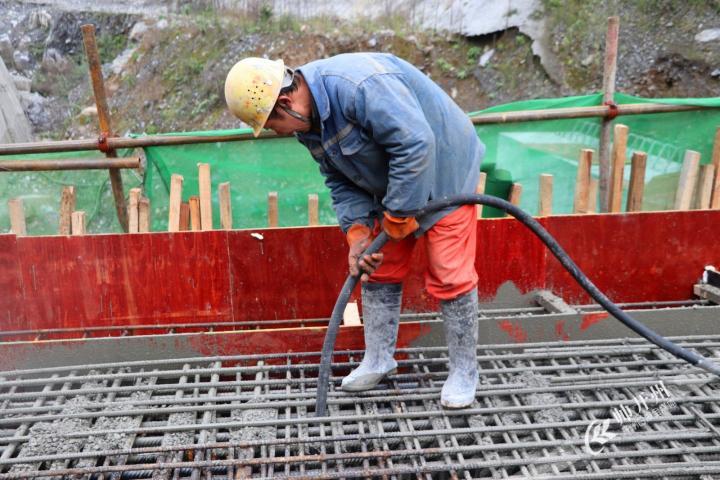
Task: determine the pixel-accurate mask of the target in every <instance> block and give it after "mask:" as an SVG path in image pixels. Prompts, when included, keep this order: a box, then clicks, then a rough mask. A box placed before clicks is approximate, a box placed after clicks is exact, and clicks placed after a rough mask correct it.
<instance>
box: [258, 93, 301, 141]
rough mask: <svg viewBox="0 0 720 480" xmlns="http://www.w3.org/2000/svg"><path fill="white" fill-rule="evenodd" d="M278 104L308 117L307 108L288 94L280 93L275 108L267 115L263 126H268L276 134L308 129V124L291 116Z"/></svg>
mask: <svg viewBox="0 0 720 480" xmlns="http://www.w3.org/2000/svg"><path fill="white" fill-rule="evenodd" d="M280 105H283V106H284V107H286V108H289V109H291V110H295V111H296V112H298V113H299V114H301V115H304V116H305V117H308V118H309V117H310V111H309V110H310V109H309V108H307V109H306V108H303V106H302V105H300V104H299V102H296V101H293V99H292V98H291V96H289V95H281V96H280V97H279V98H278V101H277V103H276V104H275V108H274V109H273V111H272V113H271V114H270V116H269V117H268V119H267V122H265V128H269V129H270V130H272V131H274V132H275V133H277V134H278V135H292V134H293V133H295V132H307V131H309V130H310V124H308V123H305V122H303V121H302V120H298V119H297V118H295V117H292V116H291V115H289V114H288V113H287V112H286V111H285V110H283V109H282V108H280Z"/></svg>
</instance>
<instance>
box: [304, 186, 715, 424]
mask: <svg viewBox="0 0 720 480" xmlns="http://www.w3.org/2000/svg"><path fill="white" fill-rule="evenodd" d="M471 204H480V205H486V206H489V207H495V208H497V209H499V210H503V211H504V212H507V213H509V214H510V215H512V216H513V217H515V218H516V219H518V220H519V221H520V222H521V223H522V224H523V225H525V226H526V227H528V228H529V229H530V230H531V231H532V232H533V233H534V234H535V235H536V236H537V237H538V238H540V240H542V242H543V243H544V244H545V246H547V247H548V249H549V250H550V251H551V252H552V254H553V255H555V258H557V259H558V261H559V262H560V263H561V264H562V266H563V267H565V269H566V270H567V271H568V272H569V273H570V275H572V276H573V278H574V279H575V280H576V281H577V282H578V283H579V284H580V286H581V287H583V288H584V289H585V291H586V292H587V293H588V294H589V295H590V296H591V297H592V298H593V299H594V300H595V301H596V302H597V303H599V304H600V305H601V306H602V307H603V308H604V309H605V310H607V311H608V312H609V313H610V314H611V315H612V316H613V317H615V318H617V319H618V320H620V321H621V322H622V323H623V324H625V326H626V327H628V328H630V329H631V330H633V331H634V332H635V333H637V334H638V335H640V336H642V337H644V338H645V339H646V340H648V341H650V342H652V343H654V344H655V345H657V346H658V347H660V348H662V349H663V350H665V351H666V352H668V353H671V354H673V355H674V356H676V357H678V358H680V359H682V360H685V361H686V362H688V363H689V364H691V365H694V366H696V367H698V368H701V369H703V370H705V371H706V372H710V373H712V374H714V375H717V376H720V366H718V365H717V364H716V363H715V362H713V361H712V360H710V359H708V358H705V357H703V356H702V355H700V354H698V353H696V352H691V351H690V350H687V349H685V348H683V347H681V346H680V345H677V344H676V343H673V342H671V341H670V340H668V339H667V338H665V337H663V336H662V335H660V334H658V333H657V332H655V331H653V330H651V329H649V328H648V327H646V326H645V325H643V324H642V323H640V322H638V321H637V320H635V319H634V318H633V317H631V316H630V315H628V314H627V313H625V312H624V311H623V310H621V309H620V307H618V306H617V305H615V304H614V303H613V302H612V301H611V300H610V299H609V298H608V297H607V296H605V294H604V293H602V292H601V291H600V290H599V289H598V288H597V287H596V286H595V285H594V284H593V283H592V282H591V281H590V279H589V278H587V276H585V274H584V273H583V272H582V271H581V270H580V268H578V266H577V265H576V264H575V262H573V261H572V259H571V258H570V257H569V256H568V255H567V253H565V250H563V248H562V247H561V246H560V244H559V243H558V242H557V241H556V240H555V239H554V238H553V237H552V235H550V233H549V232H548V231H547V230H545V228H544V227H543V226H542V225H540V223H539V222H538V221H537V220H535V219H534V218H533V217H532V216H531V215H529V214H528V213H526V212H524V211H523V210H521V209H520V208H518V207H516V206H515V205H513V204H512V203H510V202H508V201H506V200H503V199H501V198H498V197H493V196H490V195H478V194H464V195H454V196H452V197H449V198H444V199H441V200H433V201H431V202H429V203H428V204H427V205H426V206H425V207H424V208H422V209H421V210H419V211H417V212H415V216H416V217H422V216H424V215H427V214H429V213H433V212H436V211H438V210H442V209H444V208H447V207H453V206H458V205H471ZM387 240H388V238H387V235H385V232H382V233H381V234H380V235H378V237H377V238H376V239H375V240H374V241H373V242H372V244H371V245H370V247H368V249H367V250H366V251H365V253H364V255H365V254H369V253H375V252H377V251H378V250H380V248H382V246H383V245H385V243H386V242H387ZM358 278H359V277H353V276H350V275H348V278H347V280H345V285H344V286H343V289H342V291H341V292H340V296H339V297H338V299H337V302H336V303H335V308H333V313H332V317H331V318H330V322H329V323H328V329H327V333H326V334H325V342H324V343H323V350H322V355H321V357H320V372H319V374H318V386H317V400H316V402H315V415H316V416H318V417H324V416H325V414H326V407H327V392H328V380H329V378H330V362H331V358H332V355H333V350H334V348H335V337H336V336H337V331H338V328H339V326H340V322H341V321H342V318H343V312H344V311H345V306H346V304H347V301H348V299H349V298H350V294H351V293H352V291H353V289H354V288H355V285H356V284H357V282H358Z"/></svg>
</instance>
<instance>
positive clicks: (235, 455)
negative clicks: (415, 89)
mask: <svg viewBox="0 0 720 480" xmlns="http://www.w3.org/2000/svg"><path fill="white" fill-rule="evenodd" d="M675 340H676V341H678V342H680V343H681V344H683V345H684V346H686V347H689V348H695V349H697V350H698V351H699V352H700V353H702V354H704V355H708V356H717V352H719V351H720V336H695V337H683V338H676V339H675ZM446 353H447V352H446V350H445V349H443V348H411V349H404V350H401V351H399V352H398V354H397V357H398V358H399V359H400V361H399V364H400V368H399V370H398V374H397V375H393V376H391V377H390V378H389V379H388V380H387V381H385V382H384V383H382V384H381V385H379V386H378V387H377V388H376V389H375V390H372V391H369V392H364V393H361V394H348V393H344V392H341V391H339V383H340V380H341V378H342V376H343V375H345V374H346V373H347V372H348V371H349V369H350V368H352V367H353V366H354V365H356V364H357V362H358V361H359V360H360V358H361V354H362V352H356V351H353V352H338V353H337V354H336V356H335V360H336V362H335V368H334V370H333V374H334V375H333V377H332V379H331V391H330V395H329V402H328V403H329V410H328V412H329V416H328V417H325V418H320V419H317V418H314V412H313V409H314V400H315V387H316V375H317V369H318V365H317V360H318V358H319V355H318V354H317V353H305V354H300V353H298V354H275V355H252V356H236V357H224V358H218V357H214V358H211V359H210V358H191V359H182V363H181V364H178V363H177V360H167V361H157V360H156V361H152V362H146V363H143V362H128V363H114V364H105V365H102V364H98V365H92V366H73V367H54V368H47V369H38V370H23V371H13V372H0V412H1V413H0V452H2V453H1V454H0V478H39V477H45V478H73V479H75V478H77V479H81V478H82V479H90V478H93V479H94V478H112V479H121V478H122V479H129V478H138V479H140V478H154V479H178V478H194V479H201V478H202V479H214V478H224V479H241V478H382V477H384V478H398V479H400V478H422V479H436V478H441V479H442V478H463V479H470V478H567V479H576V478H598V479H599V478H607V479H615V478H702V479H711V478H717V476H719V475H720V406H719V405H718V401H720V389H719V388H718V385H717V383H715V379H713V378H711V377H709V375H707V374H704V373H700V371H698V370H695V369H693V368H691V367H689V366H687V365H685V364H683V363H682V362H680V361H678V360H677V359H675V358H671V357H668V354H666V353H665V352H664V351H662V350H659V349H657V348H655V347H653V346H652V345H649V344H647V343H644V342H642V341H640V340H622V341H621V340H612V341H608V340H595V341H587V342H564V343H563V342H553V343H535V344H527V345H497V346H481V347H479V349H478V362H479V365H480V368H481V383H480V386H479V387H478V391H477V397H476V402H475V403H474V404H473V405H472V406H471V407H470V408H468V409H465V410H443V409H442V408H441V407H440V405H439V392H440V388H441V387H442V382H443V381H444V379H445V378H446V376H447V356H446ZM621 420H622V423H621Z"/></svg>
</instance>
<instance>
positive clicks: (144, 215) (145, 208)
mask: <svg viewBox="0 0 720 480" xmlns="http://www.w3.org/2000/svg"><path fill="white" fill-rule="evenodd" d="M138 232H139V233H148V232H150V199H148V198H147V197H142V198H140V202H139V203H138Z"/></svg>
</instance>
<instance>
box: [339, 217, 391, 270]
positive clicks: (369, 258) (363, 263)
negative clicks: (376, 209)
mask: <svg viewBox="0 0 720 480" xmlns="http://www.w3.org/2000/svg"><path fill="white" fill-rule="evenodd" d="M347 242H348V245H350V251H349V252H348V266H349V267H350V268H349V270H350V275H352V276H357V275H358V274H359V273H360V271H359V270H358V259H359V258H360V256H361V255H362V253H363V252H364V251H365V249H366V248H367V247H369V246H370V227H367V226H366V225H361V224H358V223H355V224H353V225H352V226H351V227H350V228H349V229H348V231H347ZM382 259H383V254H382V253H373V254H372V255H363V256H362V259H360V268H361V269H362V271H363V272H365V273H363V274H362V276H361V277H360V281H362V282H367V281H368V279H369V278H370V275H372V273H373V272H374V271H375V270H376V269H377V268H378V267H379V266H380V264H381V263H382Z"/></svg>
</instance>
